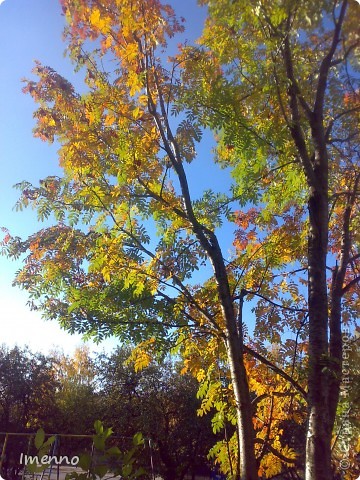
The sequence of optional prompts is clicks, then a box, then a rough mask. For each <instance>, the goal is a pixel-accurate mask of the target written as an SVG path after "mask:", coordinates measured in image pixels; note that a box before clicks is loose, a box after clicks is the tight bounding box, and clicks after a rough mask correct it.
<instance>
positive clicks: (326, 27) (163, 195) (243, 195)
mask: <svg viewBox="0 0 360 480" xmlns="http://www.w3.org/2000/svg"><path fill="white" fill-rule="evenodd" d="M61 3H62V6H63V12H64V15H65V17H66V20H67V23H68V26H67V28H66V37H65V38H66V40H67V43H68V53H69V55H70V57H71V59H72V60H73V62H74V64H75V68H77V69H78V70H81V71H82V72H83V73H84V74H85V86H86V89H85V92H83V93H78V92H76V91H75V89H74V87H73V86H72V85H71V84H70V83H69V82H68V80H66V79H65V78H63V77H62V76H61V75H60V74H58V73H57V72H55V71H54V70H53V69H52V68H51V67H48V66H43V65H42V64H41V63H40V62H37V63H36V65H35V68H34V72H33V73H34V74H35V75H36V76H37V79H36V80H27V81H26V85H25V87H24V91H25V92H26V93H28V94H30V95H31V96H32V97H33V98H34V100H35V101H36V102H37V103H38V104H39V107H38V109H37V110H36V112H35V114H34V117H35V119H36V127H35V129H34V134H35V136H36V137H39V138H41V139H42V140H45V141H49V142H53V141H55V140H56V141H57V142H58V143H59V145H60V148H59V161H60V165H61V167H62V168H63V172H64V173H63V176H62V177H47V178H45V179H43V180H41V181H40V184H39V185H38V186H33V185H31V184H29V183H27V182H22V183H21V184H19V185H18V188H19V189H20V191H21V196H20V199H19V202H18V204H17V207H18V208H20V209H21V208H23V207H25V206H28V205H31V206H32V207H33V208H35V209H36V210H37V212H38V216H39V220H44V219H51V221H52V225H51V226H49V227H45V228H43V229H41V230H39V231H38V232H36V233H34V234H33V235H31V236H30V237H29V238H27V239H24V240H23V239H20V238H13V237H11V236H10V235H6V237H5V239H4V242H3V248H4V251H5V253H6V254H7V255H8V256H10V257H15V258H16V257H19V256H21V255H22V254H25V255H26V258H25V263H24V266H23V268H22V269H21V271H20V272H19V273H18V275H17V277H16V280H15V283H16V284H18V285H20V286H21V287H23V288H25V289H27V290H28V291H29V293H30V296H31V298H32V302H33V303H32V305H33V308H37V309H40V310H42V311H43V313H44V315H45V317H46V318H49V319H56V320H57V321H59V322H60V324H61V325H62V326H63V327H64V328H66V329H68V330H69V331H71V332H75V331H76V332H82V333H85V334H87V335H90V336H91V335H93V336H96V337H97V338H98V339H101V338H103V337H104V336H106V335H109V334H114V335H116V336H117V337H119V338H120V339H122V340H130V341H131V342H135V343H136V344H137V347H136V348H135V350H134V352H133V354H132V358H133V360H134V362H135V366H136V368H138V369H141V368H142V367H144V366H147V365H148V364H149V362H150V361H151V359H152V358H153V357H154V356H156V355H158V354H159V353H161V352H162V353H163V352H165V351H168V350H169V349H173V351H174V352H176V353H178V354H180V355H181V356H182V358H183V362H184V369H183V370H184V371H190V372H191V373H192V374H193V375H194V376H195V377H196V378H197V379H198V381H199V382H200V390H199V395H200V396H201V397H202V398H203V402H202V408H201V412H202V413H205V412H207V411H209V410H210V409H212V408H214V409H215V410H216V412H217V413H216V415H215V417H214V419H213V426H214V429H215V430H216V429H218V428H223V427H224V426H225V423H226V421H230V422H232V423H233V424H234V425H236V433H235V434H234V436H233V438H232V439H231V442H230V443H229V442H225V444H224V445H218V446H217V447H216V448H215V450H213V454H214V455H215V456H217V458H218V461H219V462H222V464H223V468H224V471H226V472H227V473H228V474H229V478H230V477H231V478H241V479H244V480H245V479H246V480H253V479H256V478H258V477H259V475H260V476H267V477H271V476H274V475H276V474H278V473H279V472H280V471H281V470H282V469H290V470H291V469H292V471H293V472H298V473H296V474H300V475H302V474H303V472H305V478H306V480H328V479H329V478H331V476H332V475H333V463H332V458H331V439H332V431H333V427H334V423H335V418H336V410H337V406H338V402H339V397H340V388H341V375H342V359H343V353H344V351H343V338H342V328H344V326H349V328H351V326H352V325H353V322H354V321H355V319H356V317H357V316H358V312H359V296H358V293H359V280H360V273H359V272H360V270H359V268H360V264H359V261H360V252H359V218H360V217H359V180H360V173H359V150H358V143H357V140H358V135H359V132H358V128H357V120H358V114H359V87H358V63H357V62H358V51H359V36H358V31H357V25H356V12H358V10H359V5H358V4H357V3H356V2H355V1H354V0H353V1H349V2H348V1H347V0H344V1H342V2H337V1H328V0H324V1H321V2H316V3H314V2H308V1H305V0H304V1H300V2H296V3H294V2H291V1H275V2H272V3H271V5H270V4H269V3H268V2H265V1H260V2H257V3H256V4H255V3H254V2H243V1H237V2H233V1H230V0H216V1H210V0H208V1H207V0H203V1H201V2H200V3H201V4H203V5H206V6H207V8H208V18H207V20H206V24H205V26H204V30H203V35H202V37H201V39H200V40H199V43H198V45H196V46H191V45H188V44H184V45H180V46H179V51H178V52H176V53H172V56H170V57H169V58H167V57H166V48H167V40H168V39H169V38H172V37H173V36H176V35H177V34H179V33H181V32H182V30H183V25H182V22H179V21H178V20H177V18H176V16H175V13H174V11H173V9H172V8H171V7H170V6H168V5H163V4H162V3H161V2H159V1H158V0H123V1H117V0H111V1H108V2H104V3H102V2H99V1H98V0H77V1H73V0H72V1H70V0H62V2H61ZM208 130H211V131H212V132H213V133H214V135H215V140H214V141H215V143H216V148H215V151H214V153H211V152H209V151H207V152H204V151H203V150H202V149H201V148H200V147H201V145H202V143H204V142H203V140H202V138H205V137H203V135H204V133H207V131H208ZM201 156H204V157H205V165H206V164H214V165H216V166H217V167H219V168H224V169H226V171H227V172H230V173H231V175H232V179H233V180H232V182H231V184H230V182H229V186H228V188H227V189H226V190H227V193H220V190H221V191H222V192H223V190H224V189H223V188H222V189H220V188H219V186H218V184H217V182H216V181H214V184H213V185H209V188H208V189H206V190H204V192H202V193H201V194H198V192H197V193H196V194H195V193H194V192H193V191H192V188H191V187H190V185H191V182H190V178H191V175H192V172H193V171H194V168H195V166H196V164H197V162H199V161H200V158H201ZM206 162H207V163H206ZM205 168H206V167H205ZM229 226H231V228H232V229H233V231H234V236H233V238H232V239H231V240H230V241H231V242H232V243H233V248H232V251H231V254H230V257H229V256H227V253H225V251H224V247H223V245H224V236H225V234H224V233H223V232H224V231H225V227H229ZM209 266H210V267H211V274H210V275H208V276H205V275H201V273H202V271H209V269H208V267H209ZM205 267H206V268H205ZM244 306H245V307H246V306H249V308H245V307H244ZM250 308H251V311H250ZM252 322H255V328H254V330H253V331H252ZM285 421H291V422H293V424H294V426H296V425H297V426H300V427H301V426H302V425H305V423H306V424H307V427H306V430H307V431H306V434H305V433H304V432H303V433H302V434H301V435H302V436H303V437H302V438H303V443H304V442H305V438H306V459H305V460H304V458H303V457H302V455H301V452H300V451H298V450H299V448H300V446H299V445H296V442H291V441H290V440H289V438H288V439H287V441H285V438H286V435H285V434H284V428H283V422H285ZM294 428H295V427H294ZM223 448H226V449H227V453H229V452H230V450H231V452H232V453H231V455H229V454H228V455H226V461H225V460H224V458H225V456H224V455H222V454H221V452H222V449H223ZM229 458H232V460H231V461H229ZM225 464H226V465H225Z"/></svg>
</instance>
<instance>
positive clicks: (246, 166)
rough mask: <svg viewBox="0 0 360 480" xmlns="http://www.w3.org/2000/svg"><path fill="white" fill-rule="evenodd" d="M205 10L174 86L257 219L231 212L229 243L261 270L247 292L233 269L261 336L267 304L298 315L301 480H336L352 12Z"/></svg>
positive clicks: (349, 228) (347, 278)
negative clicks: (214, 139)
mask: <svg viewBox="0 0 360 480" xmlns="http://www.w3.org/2000/svg"><path fill="white" fill-rule="evenodd" d="M201 3H203V4H206V5H208V7H209V18H208V21H207V25H206V28H205V30H204V35H203V38H202V43H203V45H204V47H205V48H204V49H203V50H199V49H198V50H193V49H192V50H191V49H188V50H187V52H186V51H185V52H184V58H185V57H186V55H189V54H191V56H192V58H193V60H192V62H191V66H190V65H189V62H188V64H187V65H188V67H187V69H188V73H187V74H186V76H184V79H186V82H184V85H185V87H184V89H185V90H186V91H187V92H188V95H187V98H188V100H187V104H188V105H189V106H190V109H191V111H192V112H193V114H194V112H196V113H198V114H200V115H202V122H203V124H205V125H209V126H210V127H212V128H214V129H215V130H217V132H218V135H219V138H220V141H219V148H218V159H219V161H220V162H221V163H222V164H223V165H224V166H231V167H232V168H233V175H234V178H235V187H234V196H235V197H237V198H239V200H240V202H241V203H242V204H243V205H244V206H245V205H247V206H248V204H249V203H251V204H253V205H254V206H255V207H254V210H249V208H247V209H246V211H244V212H243V211H239V212H238V214H237V222H238V224H239V227H240V229H239V232H238V234H237V238H236V243H237V245H238V250H239V258H240V259H241V255H242V252H244V249H245V250H247V252H248V254H249V253H250V254H252V255H253V257H252V262H250V264H251V263H252V266H251V267H250V269H251V268H254V266H255V267H256V268H257V270H258V271H259V275H258V279H257V280H255V282H254V277H253V275H250V276H249V275H248V274H249V269H248V271H246V270H244V261H243V260H244V259H242V261H241V262H239V268H241V269H243V272H244V281H243V285H244V286H243V291H242V293H243V296H244V298H245V297H247V298H250V297H251V296H252V295H253V294H254V293H255V295H259V296H260V297H261V299H260V301H259V302H258V303H257V306H256V308H255V313H256V316H257V329H258V332H261V331H263V329H264V327H266V326H267V327H269V326H270V324H271V323H270V322H271V317H273V316H274V313H275V312H274V308H273V307H274V302H275V303H281V304H282V305H283V306H284V307H285V308H288V307H289V306H290V305H289V301H290V302H291V303H293V304H295V305H294V306H296V303H303V305H304V309H303V311H304V312H305V310H306V315H305V317H306V318H305V317H304V315H302V313H301V309H300V308H298V313H297V319H296V320H297V322H298V329H299V330H298V331H299V332H300V331H301V329H303V330H305V332H306V334H305V339H306V341H307V345H308V347H307V348H308V356H307V360H308V373H307V389H308V392H307V402H308V428H307V449H306V451H307V453H306V463H305V465H306V472H305V477H306V478H307V479H309V480H310V479H324V480H325V479H328V478H331V476H332V470H331V435H332V430H333V426H334V421H335V417H336V410H337V404H338V400H339V391H340V385H341V371H342V367H341V365H342V356H343V351H342V333H341V330H342V324H347V323H348V322H351V321H354V320H355V319H356V317H357V315H358V313H357V312H358V305H359V304H358V293H359V280H360V277H359V236H358V232H359V230H358V226H359V224H358V219H359V180H360V173H359V150H358V134H359V131H358V128H357V124H358V118H359V116H358V115H359V88H358V74H357V72H358V53H359V36H358V31H357V25H356V24H355V23H354V22H356V20H355V18H356V16H357V14H358V13H359V12H358V9H359V6H358V4H357V3H356V2H348V1H346V0H345V1H340V2H338V1H329V2H328V1H324V2H316V3H311V4H310V3H307V2H296V3H295V2H286V1H285V2H272V4H271V5H270V4H268V3H267V2H258V3H256V4H254V3H253V2H241V1H239V2H231V1H227V0H225V1H221V0H220V1H217V2H210V1H206V0H205V1H203V2H201ZM214 66H215V68H214ZM220 68H222V69H223V71H221V70H220ZM194 69H196V73H195V74H194ZM203 72H206V74H205V75H204V73H203ZM194 92H196V94H195V95H194ZM185 105H186V102H185ZM197 118H199V116H198V117H197ZM256 257H257V258H256ZM237 261H238V260H237ZM291 264H292V265H293V270H294V274H292V273H291V270H290V269H289V265H291ZM269 272H271V274H270V275H269V274H268V273H269ZM301 272H304V273H305V276H301V275H300V274H301ZM245 275H248V278H246V277H245ZM300 282H302V283H303V284H304V285H306V286H307V292H306V294H304V293H303V292H302V290H301V289H299V285H300V284H301V283H300ZM304 295H305V296H304ZM280 296H282V297H283V298H284V299H285V303H284V302H279V297H280ZM266 299H268V300H269V299H271V300H272V304H271V303H269V302H268V301H267V300H266ZM288 311H289V310H288ZM292 311H293V312H294V311H295V309H293V310H292ZM278 312H280V316H279V313H276V316H277V322H275V323H272V324H273V325H274V330H275V332H274V335H273V337H274V338H273V339H276V335H279V334H281V333H282V330H283V326H284V325H290V322H292V321H293V320H291V318H290V317H289V315H288V312H287V320H285V322H284V323H283V322H282V321H281V316H282V314H284V313H286V312H285V310H284V309H283V310H281V308H280V310H279V309H278ZM297 338H299V336H298V335H297Z"/></svg>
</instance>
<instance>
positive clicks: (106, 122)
mask: <svg viewBox="0 0 360 480" xmlns="http://www.w3.org/2000/svg"><path fill="white" fill-rule="evenodd" d="M115 120H116V118H115V117H114V115H111V114H109V115H106V117H105V120H104V125H105V126H106V127H111V125H112V124H113V123H114V122H115Z"/></svg>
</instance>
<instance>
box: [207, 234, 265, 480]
mask: <svg viewBox="0 0 360 480" xmlns="http://www.w3.org/2000/svg"><path fill="white" fill-rule="evenodd" d="M210 243H211V247H212V248H211V250H210V251H209V253H210V255H209V257H210V260H211V263H212V266H213V269H214V273H215V278H216V283H217V287H218V292H219V298H220V303H221V309H222V313H223V317H224V320H225V325H226V330H225V347H226V353H227V357H228V361H229V367H230V374H231V382H232V385H233V388H234V396H235V403H236V415H237V429H238V439H239V460H240V461H239V464H240V474H239V480H257V479H258V475H257V467H256V458H255V449H254V439H255V433H254V427H253V422H252V407H251V401H250V392H249V384H248V380H247V375H246V369H245V365H244V356H243V354H244V349H243V337H242V333H241V326H240V327H239V328H238V325H237V320H236V314H235V309H234V303H233V299H232V296H231V292H230V286H229V282H228V277H227V274H226V268H225V265H224V261H223V257H222V254H221V249H220V246H219V244H218V242H217V238H216V237H215V235H214V234H212V235H211V238H210Z"/></svg>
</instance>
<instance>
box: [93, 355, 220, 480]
mask: <svg viewBox="0 0 360 480" xmlns="http://www.w3.org/2000/svg"><path fill="white" fill-rule="evenodd" d="M129 354H130V351H129V350H128V349H126V348H118V349H117V350H116V351H115V352H114V353H113V354H112V355H110V356H103V357H102V359H101V362H100V364H99V365H100V371H99V373H100V376H99V385H100V391H99V393H100V396H101V399H102V404H103V406H104V410H103V412H104V417H103V418H104V422H105V423H107V424H109V425H112V426H113V427H114V429H115V431H116V433H117V434H118V435H125V436H132V435H133V434H134V432H136V431H141V432H142V433H143V435H144V436H145V437H147V438H148V439H149V440H151V446H152V453H153V455H154V459H155V470H156V472H157V473H158V474H160V475H161V476H162V477H163V478H164V479H165V480H182V479H183V478H184V477H185V475H189V474H190V475H191V474H195V473H196V472H198V473H199V472H201V471H202V472H208V471H209V463H208V461H207V453H208V451H209V448H210V447H211V445H212V444H213V442H214V439H215V438H216V437H215V436H214V435H213V433H212V431H211V427H210V425H209V422H208V421H207V419H205V418H202V417H199V416H198V415H197V409H198V408H199V407H200V401H199V400H197V399H196V391H197V389H198V384H197V382H196V380H195V379H194V378H193V377H191V376H189V375H180V373H179V366H178V365H173V364H172V363H171V362H170V361H169V360H167V361H165V362H164V363H162V364H152V365H150V366H148V367H147V368H145V369H144V370H142V371H139V372H135V370H134V367H133V365H131V364H129V363H127V362H126V360H127V358H128V357H129ZM149 465H150V461H149V458H148V457H147V458H146V464H145V465H144V467H145V468H149Z"/></svg>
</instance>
